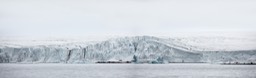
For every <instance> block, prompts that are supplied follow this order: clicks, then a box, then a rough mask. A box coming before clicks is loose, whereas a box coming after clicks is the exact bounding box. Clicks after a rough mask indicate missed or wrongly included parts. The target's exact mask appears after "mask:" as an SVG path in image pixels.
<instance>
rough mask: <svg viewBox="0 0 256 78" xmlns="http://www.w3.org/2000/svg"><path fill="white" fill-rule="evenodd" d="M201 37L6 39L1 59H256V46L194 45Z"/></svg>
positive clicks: (33, 61) (32, 61) (51, 61)
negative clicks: (34, 41) (39, 41)
mask: <svg viewBox="0 0 256 78" xmlns="http://www.w3.org/2000/svg"><path fill="white" fill-rule="evenodd" d="M198 38H200V37H198ZM189 39H190V40H191V41H189ZM197 40H199V41H197ZM200 40H207V39H196V38H158V37H153V36H135V37H120V38H114V39H109V40H106V41H99V42H69V43H61V44H60V43H54V44H50V45H49V44H48V45H46V44H45V45H44V44H40V45H29V46H24V45H21V44H15V43H4V42H2V44H1V48H0V62H1V63H94V62H97V61H109V60H123V61H131V60H133V57H134V56H136V57H138V61H141V62H143V61H158V59H159V58H161V59H162V60H163V61H164V62H208V63H216V62H256V50H253V49H252V50H247V49H246V50H236V49H230V50H225V49H224V50H218V49H216V48H204V47H200V46H201V45H199V46H198V45H191V42H192V44H194V43H193V42H200ZM210 40H211V39H209V41H210ZM215 40H218V38H216V39H215ZM224 40H225V39H224ZM231 41H232V39H231ZM201 42H206V41H201ZM215 42H217V41H215ZM24 44H26V43H24ZM215 46H216V45H215ZM218 47H221V46H218ZM255 49H256V48H255Z"/></svg>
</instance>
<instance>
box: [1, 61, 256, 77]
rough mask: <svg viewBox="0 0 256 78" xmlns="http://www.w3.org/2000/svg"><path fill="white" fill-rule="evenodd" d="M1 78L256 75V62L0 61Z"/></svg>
mask: <svg viewBox="0 0 256 78" xmlns="http://www.w3.org/2000/svg"><path fill="white" fill-rule="evenodd" d="M0 78H256V65H211V64H0Z"/></svg>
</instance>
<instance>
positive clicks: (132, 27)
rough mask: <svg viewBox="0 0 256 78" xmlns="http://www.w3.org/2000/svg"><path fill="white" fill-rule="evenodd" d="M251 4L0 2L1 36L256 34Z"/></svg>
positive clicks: (240, 0) (195, 0)
mask: <svg viewBox="0 0 256 78" xmlns="http://www.w3.org/2000/svg"><path fill="white" fill-rule="evenodd" d="M255 4H256V1H255V0H49V1H48V0H31V1H30V0H23V1H21V0H1V1H0V36H34V37H37V36H67V35H75V36H89V35H103V36H107V35H113V34H114V35H127V34H129V35H137V34H140V35H152V34H159V35H161V34H162V33H172V32H197V31H202V32H207V31H213V32H214V31H227V32H232V31H256V5H255Z"/></svg>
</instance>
